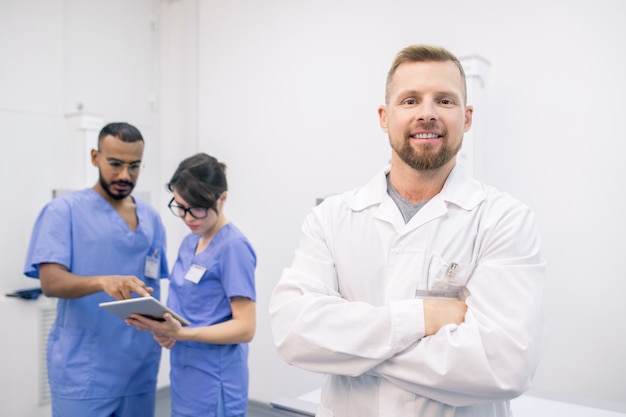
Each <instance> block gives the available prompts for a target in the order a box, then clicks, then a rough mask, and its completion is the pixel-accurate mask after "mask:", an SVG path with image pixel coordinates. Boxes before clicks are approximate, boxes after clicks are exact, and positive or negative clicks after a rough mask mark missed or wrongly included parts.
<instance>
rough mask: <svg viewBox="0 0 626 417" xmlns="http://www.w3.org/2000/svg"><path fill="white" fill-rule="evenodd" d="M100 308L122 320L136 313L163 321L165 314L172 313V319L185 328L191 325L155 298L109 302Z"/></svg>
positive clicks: (101, 304)
mask: <svg viewBox="0 0 626 417" xmlns="http://www.w3.org/2000/svg"><path fill="white" fill-rule="evenodd" d="M100 307H102V308H103V309H105V310H106V311H108V312H109V313H113V314H115V315H116V316H117V317H119V318H121V319H125V318H127V317H129V316H130V315H131V314H132V313H136V314H141V315H142V316H145V317H148V318H150V319H152V320H158V321H163V314H165V313H170V314H171V315H172V317H174V318H175V319H176V320H178V321H180V322H181V324H182V325H183V326H188V325H189V324H190V323H189V322H188V321H187V320H186V319H185V318H183V317H182V316H181V315H180V314H178V313H176V312H174V311H172V310H171V309H170V308H168V307H167V306H166V305H165V304H163V303H161V302H160V301H159V300H157V299H156V298H154V297H137V298H129V299H127V300H119V301H108V302H106V303H100Z"/></svg>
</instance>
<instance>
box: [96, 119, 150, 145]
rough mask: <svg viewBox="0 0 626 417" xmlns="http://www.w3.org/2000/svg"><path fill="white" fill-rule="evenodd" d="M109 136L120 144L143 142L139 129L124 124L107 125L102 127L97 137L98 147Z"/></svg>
mask: <svg viewBox="0 0 626 417" xmlns="http://www.w3.org/2000/svg"><path fill="white" fill-rule="evenodd" d="M109 135H110V136H113V137H115V138H118V139H119V140H121V141H122V142H143V136H141V132H140V131H139V129H137V128H136V127H135V126H133V125H131V124H128V123H124V122H116V123H109V124H107V125H106V126H104V127H103V128H102V129H101V130H100V134H99V135H98V146H100V142H101V141H102V139H104V138H105V137H106V136H109Z"/></svg>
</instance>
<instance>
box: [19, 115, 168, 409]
mask: <svg viewBox="0 0 626 417" xmlns="http://www.w3.org/2000/svg"><path fill="white" fill-rule="evenodd" d="M143 150H144V140H143V137H142V135H141V133H140V132H139V131H138V130H137V129H136V128H135V127H134V126H132V125H129V124H127V123H111V124H108V125H106V126H105V127H104V128H103V129H102V130H101V132H100V134H99V137H98V149H97V150H95V149H93V150H92V151H91V161H92V164H93V165H94V166H95V167H97V168H98V171H99V179H98V182H97V183H96V184H95V185H94V186H93V187H91V188H87V189H84V190H80V191H76V192H73V193H70V194H66V195H63V196H60V197H57V198H55V199H53V200H52V201H50V202H49V203H48V204H47V205H46V206H45V207H44V208H43V210H42V211H41V213H40V214H39V217H38V218H37V220H36V223H35V226H34V228H33V232H32V236H31V241H30V246H29V249H28V254H27V258H26V264H25V267H24V274H25V275H26V276H29V277H32V278H39V279H40V280H41V287H42V290H43V292H44V294H45V295H47V296H48V297H57V298H58V299H59V300H58V306H57V317H56V320H55V322H54V324H53V326H52V329H51V331H50V335H49V338H48V351H47V363H48V378H49V382H50V390H51V394H52V414H53V416H54V417H74V416H75V417H85V416H90V417H111V416H115V417H143V416H146V417H152V416H154V409H155V394H156V379H157V372H158V367H159V361H160V356H161V347H160V346H159V345H158V344H157V343H155V341H154V340H153V338H152V335H151V334H149V333H144V332H138V331H137V330H136V329H134V328H132V327H130V326H128V325H127V324H126V323H125V322H124V320H120V319H119V318H118V317H115V316H114V315H112V314H110V313H108V312H106V311H104V310H103V309H101V308H100V307H99V306H98V305H99V303H101V302H104V301H112V300H114V299H115V300H122V299H127V298H131V297H132V296H136V295H139V296H147V295H152V296H154V297H156V298H159V295H160V287H159V278H161V277H165V276H167V272H168V267H167V261H166V258H165V229H164V227H163V224H162V222H161V219H160V217H159V215H158V213H157V212H156V210H154V208H152V207H151V206H149V205H148V204H147V203H144V202H142V201H139V200H137V199H136V198H135V197H133V196H132V195H131V192H132V190H133V188H134V187H135V184H136V182H137V178H138V175H139V171H140V169H141V165H142V157H143ZM133 294H135V295H133Z"/></svg>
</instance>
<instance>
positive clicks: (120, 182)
mask: <svg viewBox="0 0 626 417" xmlns="http://www.w3.org/2000/svg"><path fill="white" fill-rule="evenodd" d="M111 184H120V185H128V186H131V187H132V186H133V185H134V184H133V183H132V182H130V181H124V180H119V181H111Z"/></svg>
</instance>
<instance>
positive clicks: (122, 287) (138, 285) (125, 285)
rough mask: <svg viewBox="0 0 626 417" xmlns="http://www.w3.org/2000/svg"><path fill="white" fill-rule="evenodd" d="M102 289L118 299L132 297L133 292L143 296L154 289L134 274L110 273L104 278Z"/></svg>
mask: <svg viewBox="0 0 626 417" xmlns="http://www.w3.org/2000/svg"><path fill="white" fill-rule="evenodd" d="M101 279H102V281H101V282H102V290H103V291H104V292H106V293H107V294H109V295H110V296H111V297H113V298H115V299H116V300H126V299H128V298H131V293H136V294H139V295H140V296H141V297H145V296H148V295H150V294H152V292H153V291H154V289H153V288H152V287H148V286H146V283H145V282H143V281H142V280H140V279H139V278H137V277H135V276H132V275H108V276H103V277H102V278H101Z"/></svg>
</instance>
